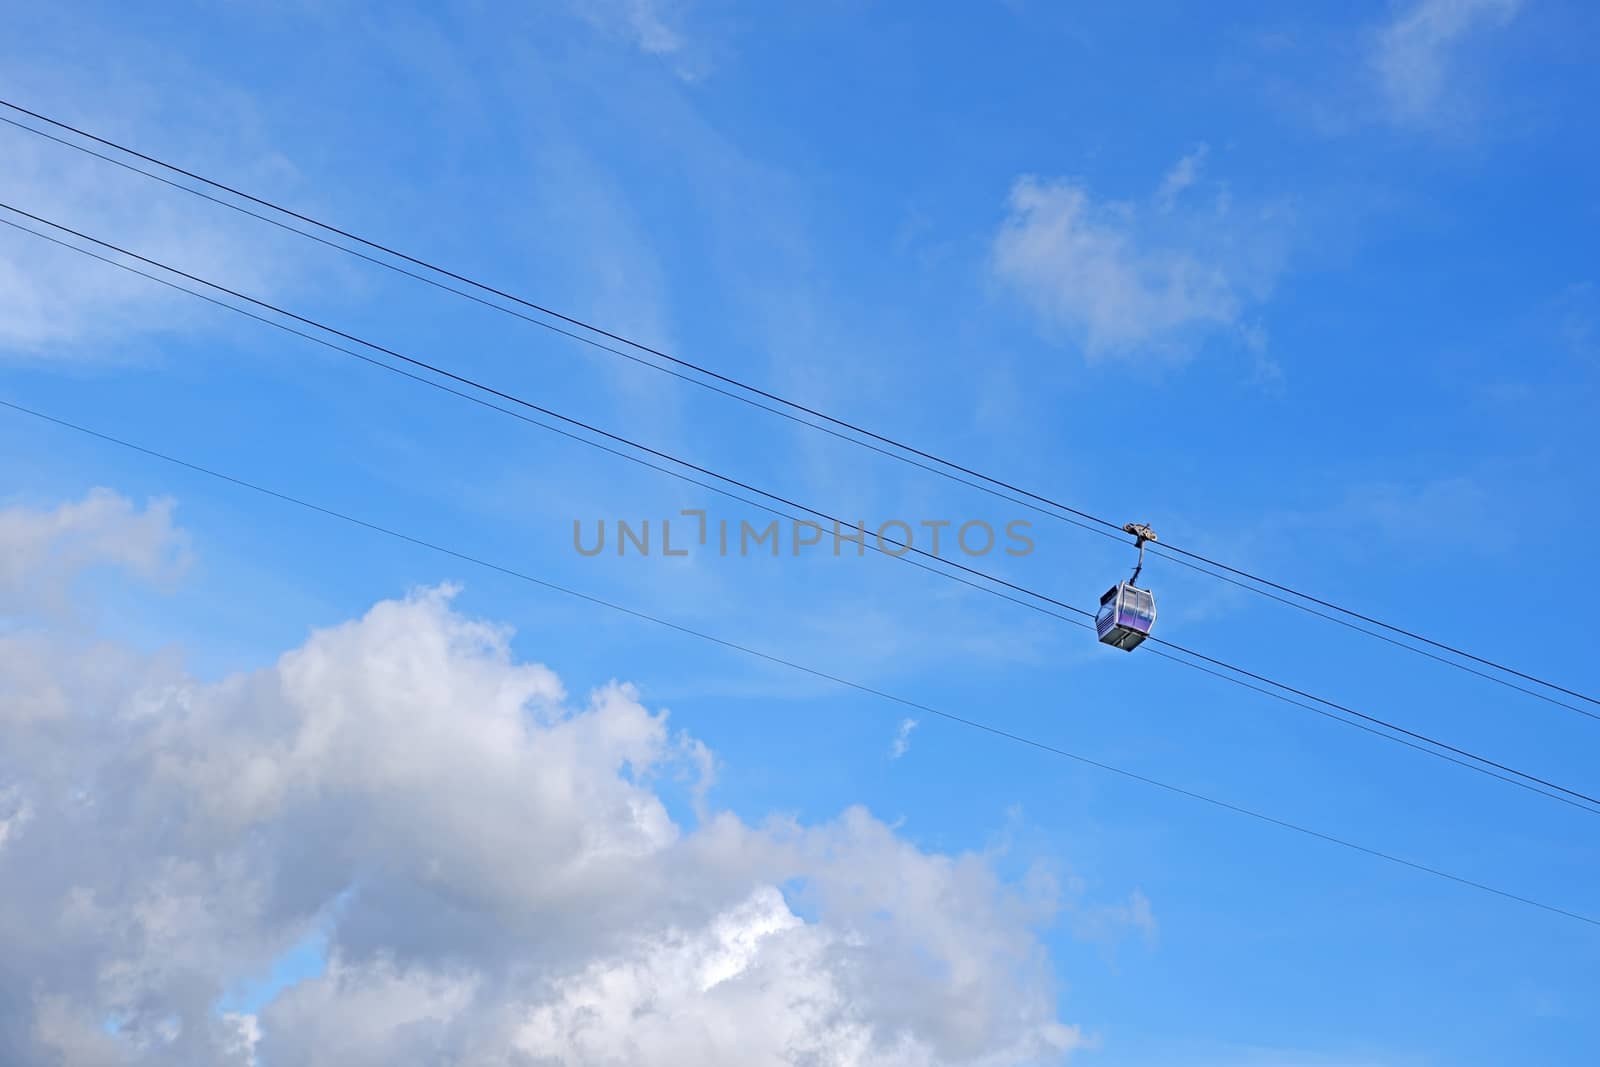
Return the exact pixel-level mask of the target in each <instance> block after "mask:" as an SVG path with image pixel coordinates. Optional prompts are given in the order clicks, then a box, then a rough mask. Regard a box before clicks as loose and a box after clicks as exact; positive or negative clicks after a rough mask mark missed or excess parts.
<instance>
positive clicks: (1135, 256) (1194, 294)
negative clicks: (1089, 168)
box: [993, 151, 1284, 357]
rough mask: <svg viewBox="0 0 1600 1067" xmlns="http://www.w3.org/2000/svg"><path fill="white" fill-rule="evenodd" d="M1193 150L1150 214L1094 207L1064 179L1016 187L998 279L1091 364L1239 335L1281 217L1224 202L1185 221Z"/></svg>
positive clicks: (1000, 242) (1270, 274)
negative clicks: (1220, 333)
mask: <svg viewBox="0 0 1600 1067" xmlns="http://www.w3.org/2000/svg"><path fill="white" fill-rule="evenodd" d="M1203 158H1204V153H1203V151H1197V152H1195V153H1191V154H1190V155H1188V156H1185V157H1184V158H1183V159H1181V160H1179V162H1178V163H1177V164H1176V165H1175V166H1174V167H1173V169H1172V170H1171V171H1170V172H1169V173H1168V174H1167V175H1166V177H1165V178H1164V179H1163V181H1162V182H1161V185H1160V188H1159V189H1158V190H1157V192H1156V194H1155V195H1154V197H1152V199H1151V201H1150V202H1149V203H1148V204H1143V205H1140V204H1133V203H1123V202H1115V201H1104V200H1097V199H1096V198H1095V197H1094V196H1093V195H1092V194H1091V193H1090V191H1089V190H1088V189H1087V188H1086V187H1085V186H1084V185H1082V184H1081V183H1078V182H1075V181H1071V180H1068V179H1062V178H1057V179H1049V180H1046V179H1041V178H1037V177H1033V176H1024V177H1022V178H1019V179H1018V180H1017V182H1016V184H1015V185H1014V186H1013V187H1012V189H1011V196H1010V199H1009V203H1008V208H1009V210H1008V214H1007V217H1006V219H1005V221H1004V223H1003V224H1002V226H1001V229H1000V232H999V234H998V235H997V236H996V238H995V241H994V246H993V268H994V271H995V274H996V276H997V277H998V278H999V279H1000V280H1001V281H1002V282H1004V283H1005V284H1007V285H1008V286H1009V287H1011V288H1012V289H1013V290H1014V291H1015V292H1016V293H1017V294H1018V295H1020V296H1021V297H1022V299H1023V300H1024V301H1026V303H1027V304H1028V305H1029V306H1030V307H1032V309H1033V310H1034V311H1035V312H1036V313H1037V314H1038V315H1039V316H1040V318H1041V319H1042V320H1043V321H1044V323H1045V324H1046V325H1047V326H1048V327H1050V328H1052V329H1054V330H1058V331H1065V332H1066V333H1067V334H1068V335H1069V336H1070V337H1072V338H1073V339H1075V340H1077V341H1078V342H1079V343H1081V344H1082V345H1083V347H1084V349H1085V351H1086V352H1087V353H1088V355H1090V356H1091V357H1098V356H1131V355H1133V354H1135V353H1136V352H1137V353H1138V354H1140V355H1151V354H1157V355H1166V356H1168V357H1171V356H1181V355H1185V354H1187V353H1188V352H1190V351H1191V350H1192V349H1193V347H1194V346H1195V344H1197V343H1198V342H1199V340H1201V339H1202V338H1204V337H1205V336H1206V335H1207V334H1210V333H1213V332H1215V331H1217V330H1219V329H1225V328H1236V327H1240V326H1241V325H1242V322H1241V320H1242V316H1243V315H1244V313H1245V311H1246V310H1247V309H1248V308H1250V307H1251V306H1252V305H1254V304H1256V303H1259V302H1260V301H1261V300H1263V299H1265V297H1266V294H1267V292H1268V291H1269V290H1270V287H1271V283H1272V281H1273V280H1274V278H1275V277H1276V274H1277V272H1278V269H1279V259H1280V258H1281V256H1280V251H1279V244H1280V240H1279V239H1280V237H1281V230H1282V226H1283V221H1284V220H1283V218H1282V217H1281V215H1280V214H1279V212H1277V211H1276V210H1275V209H1256V210H1241V209H1240V208H1239V207H1238V206H1237V205H1235V204H1234V203H1233V201H1232V200H1231V198H1230V197H1229V196H1227V195H1226V193H1225V192H1219V193H1218V194H1217V195H1214V196H1211V197H1209V198H1207V199H1206V200H1205V202H1204V203H1202V204H1198V205H1196V206H1194V207H1189V208H1187V209H1186V210H1179V208H1180V207H1181V206H1183V205H1182V201H1181V200H1180V195H1179V194H1181V193H1183V192H1185V191H1189V192H1190V193H1191V195H1192V194H1193V193H1194V191H1195V190H1196V187H1197V183H1198V182H1199V177H1200V166H1201V162H1202V160H1203Z"/></svg>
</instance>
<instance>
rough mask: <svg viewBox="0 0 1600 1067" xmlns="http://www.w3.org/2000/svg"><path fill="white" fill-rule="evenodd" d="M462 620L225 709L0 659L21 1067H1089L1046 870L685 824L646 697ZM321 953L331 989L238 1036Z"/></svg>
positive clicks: (661, 734) (271, 1010) (902, 843)
mask: <svg viewBox="0 0 1600 1067" xmlns="http://www.w3.org/2000/svg"><path fill="white" fill-rule="evenodd" d="M113 510H114V509H113ZM56 521H57V524H58V525H61V526H63V527H64V528H65V529H67V530H72V529H75V528H76V527H75V526H74V524H73V523H72V522H65V523H61V522H60V520H56ZM163 521H164V520H163ZM46 522H47V519H46V517H45V516H43V515H41V516H38V517H36V518H35V520H34V523H35V525H38V524H44V523H46ZM13 524H14V525H17V526H25V525H27V524H26V523H19V522H16V521H15V520H14V521H13ZM91 526H92V524H91ZM29 528H30V529H31V528H32V527H29ZM35 540H37V538H35ZM98 543H99V544H100V545H101V546H102V548H104V549H105V550H106V554H108V555H109V557H110V558H119V557H118V553H119V552H120V551H121V550H120V549H119V548H117V547H115V544H116V543H115V542H112V541H101V542H98ZM133 558H135V559H143V558H145V557H144V556H143V555H141V554H139V553H135V554H134V556H133ZM452 595H453V594H452V590H450V589H447V588H441V589H430V590H423V591H420V592H418V593H416V594H414V595H412V596H409V597H406V598H404V599H401V600H393V601H385V602H382V603H379V604H377V605H376V606H374V607H373V608H372V609H371V610H370V611H368V612H367V613H366V614H365V615H364V616H363V617H361V618H359V619H355V620H351V621H349V622H346V623H344V624H342V625H338V626H334V627H331V628H328V629H323V630H319V631H316V632H315V633H313V634H312V635H311V636H310V637H309V638H308V639H307V640H306V641H305V642H304V643H303V644H302V645H301V646H299V647H297V648H295V649H293V650H291V651H289V652H287V653H285V654H284V655H282V656H281V657H279V658H278V659H277V660H276V662H274V663H273V664H272V665H271V666H269V667H266V668H263V669H260V670H257V671H253V672H248V673H243V674H238V675H234V676H230V677H227V678H224V679H222V680H220V681H216V682H201V681H198V680H196V679H194V678H192V677H190V676H188V675H187V674H186V673H184V672H183V670H182V669H181V666H180V665H179V664H178V663H177V662H176V661H175V660H174V659H172V658H160V657H157V658H149V657H144V656H141V655H138V654H135V653H133V652H130V651H126V650H121V651H118V650H114V649H107V648H106V647H105V646H104V644H103V643H101V644H95V645H92V646H86V645H81V644H76V643H74V642H73V640H72V639H69V638H68V637H65V636H61V635H59V634H58V635H48V634H43V633H39V632H18V631H9V632H0V693H3V694H4V697H3V699H0V827H3V832H0V899H4V900H5V902H6V906H5V907H4V908H3V909H0V943H3V944H5V945H6V952H5V953H4V954H0V1061H3V1062H5V1063H8V1064H18V1065H20V1067H34V1065H44V1064H52V1063H59V1062H70V1063H73V1064H89V1065H100V1064H106V1065H111V1064H117V1065H125V1064H191V1063H208V1064H223V1065H226V1064H234V1065H240V1067H243V1065H246V1064H251V1063H254V1062H257V1061H259V1062H261V1063H272V1064H279V1065H301V1064H305V1065H317V1064H330V1065H331V1064H338V1065H341V1067H361V1065H366V1064H374V1065H376V1064H390V1063H396V1062H412V1063H438V1064H468V1063H470V1064H486V1065H506V1067H511V1065H519V1067H528V1065H536V1064H555V1063H561V1064H578V1065H582V1064H593V1065H602V1064H603V1065H613V1064H673V1065H676V1064H682V1063H696V1064H706V1065H712V1067H715V1065H717V1064H728V1065H733V1064H739V1065H752V1064H753V1065H760V1064H772V1065H778V1064H792V1063H796V1062H804V1063H815V1064H831V1065H841V1067H842V1065H850V1064H865V1063H874V1064H880V1063H881V1064H894V1065H906V1067H911V1065H934V1064H951V1065H954V1064H970V1065H985V1067H1000V1065H1003V1064H1019V1065H1020V1064H1044V1063H1051V1062H1056V1061H1058V1060H1059V1059H1060V1058H1061V1057H1062V1056H1064V1055H1065V1054H1066V1053H1067V1052H1069V1051H1070V1050H1071V1049H1073V1048H1074V1047H1076V1046H1078V1045H1079V1044H1080V1043H1081V1039H1080V1036H1079V1033H1078V1031H1077V1030H1076V1029H1075V1028H1073V1027H1070V1026H1067V1025H1065V1024H1063V1023H1062V1022H1061V1021H1060V1020H1059V1018H1058V1016H1057V1007H1056V997H1055V991H1054V983H1053V979H1052V974H1051V967H1050V963H1049V960H1048V958H1047V956H1046V954H1045V951H1044V949H1043V947H1042V944H1041V941H1040V939H1039V931H1040V929H1041V927H1042V926H1043V925H1044V924H1046V923H1048V922H1050V921H1051V920H1052V919H1053V917H1054V916H1055V915H1056V913H1057V910H1058V906H1059V905H1058V901H1057V899H1056V893H1055V892H1054V890H1053V888H1052V885H1051V883H1050V880H1049V879H1046V878H1033V879H1028V880H1025V881H1024V882H1023V883H1022V884H1020V885H1019V884H1011V883H1007V882H1005V881H1003V880H1002V879H1001V878H1000V877H999V876H998V875H997V873H996V872H995V870H994V869H993V867H992V866H991V864H990V863H989V861H988V860H987V859H986V858H985V857H983V856H981V855H977V854H962V855H946V854H941V853H933V852H926V851H923V850H921V849H919V848H918V847H916V846H914V845H912V844H911V843H910V842H908V841H906V840H905V839H903V838H902V837H900V836H899V835H898V834H897V833H896V832H895V830H893V829H892V828H891V827H889V826H887V825H886V824H884V823H883V822H881V821H880V820H878V819H877V818H875V817H874V816H872V815H871V814H870V813H868V812H866V811H864V810H861V809H850V810H847V811H845V812H843V813H842V814H841V815H840V816H839V817H837V818H836V819H834V820H832V821H828V822H824V823H821V824H815V825H804V824H801V823H799V822H796V821H794V820H792V819H772V820H768V821H765V822H759V823H752V822H749V821H746V820H745V819H743V818H741V817H739V816H737V815H735V814H733V813H730V812H725V811H724V812H715V813H708V814H707V815H706V816H705V817H704V818H702V819H698V820H696V822H695V824H694V825H692V826H686V825H682V824H680V823H679V822H678V821H676V820H675V819H674V818H673V816H672V815H671V814H670V811H669V809H670V807H671V798H672V791H673V790H674V789H677V788H680V787H681V782H680V779H681V778H682V777H683V776H684V775H688V776H689V777H691V778H692V777H693V776H694V775H695V774H696V773H698V771H699V769H701V768H704V767H706V766H708V765H709V753H708V752H707V751H706V749H705V747H704V746H703V745H701V744H700V743H699V742H698V741H696V740H695V739H693V738H691V737H688V736H686V735H684V734H683V733H682V732H681V731H677V730H674V729H673V728H672V726H671V724H670V723H669V721H668V718H667V715H666V713H664V712H659V711H652V710H650V709H648V708H647V707H645V706H644V704H643V703H642V702H641V701H640V699H639V694H638V693H637V692H635V691H634V690H633V689H631V688H630V687H629V686H627V685H625V684H619V683H613V684H609V685H606V686H604V687H601V688H600V689H598V690H597V691H595V692H593V693H590V694H588V695H587V696H585V697H583V698H581V699H577V698H574V697H573V696H571V695H570V694H569V693H567V692H566V690H565V688H564V687H563V685H562V683H561V681H560V679H559V678H558V677H557V676H556V675H555V674H554V673H553V672H552V671H551V670H549V669H548V668H546V667H544V666H541V665H538V664H534V663H527V662H519V661H518V660H517V659H515V658H514V657H513V656H512V654H511V652H510V648H509V637H510V635H509V633H508V632H507V631H506V630H505V629H504V628H503V627H499V626H495V625H491V624H488V623H485V622H483V621H480V620H476V619H472V618H468V617H466V616H464V615H462V614H461V613H460V612H458V611H457V610H456V609H455V608H454V606H453V603H452ZM41 708H42V709H48V713H47V714H44V713H40V709H41ZM318 931H321V932H325V933H326V937H327V953H326V965H325V968H324V969H323V970H322V971H321V973H317V974H314V975H312V976H309V977H306V978H304V979H303V980H301V981H299V982H298V983H296V984H293V985H292V986H290V987H289V988H288V989H286V990H285V991H283V992H282V993H280V994H279V995H277V996H276V997H275V998H274V999H272V1000H271V1001H270V1002H269V1003H267V1004H266V1005H264V1006H262V1007H260V1008H259V1009H257V1008H255V1007H254V1006H252V1008H251V1009H250V1010H249V1011H248V1012H243V1011H239V1010H229V1011H222V1010H220V1009H219V1004H220V1003H222V1002H223V1001H224V997H225V994H227V993H228V991H229V990H230V989H233V988H235V987H236V985H237V984H238V983H239V982H241V981H245V980H248V979H249V978H250V976H252V975H259V974H261V973H265V972H266V971H267V970H268V969H270V967H271V965H272V963H273V961H274V960H276V959H278V958H280V957H281V956H283V954H284V953H285V952H287V951H288V950H289V949H291V948H293V947H294V946H296V945H298V944H302V943H303V942H304V941H305V939H306V938H307V936H308V935H310V934H312V933H315V932H318Z"/></svg>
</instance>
